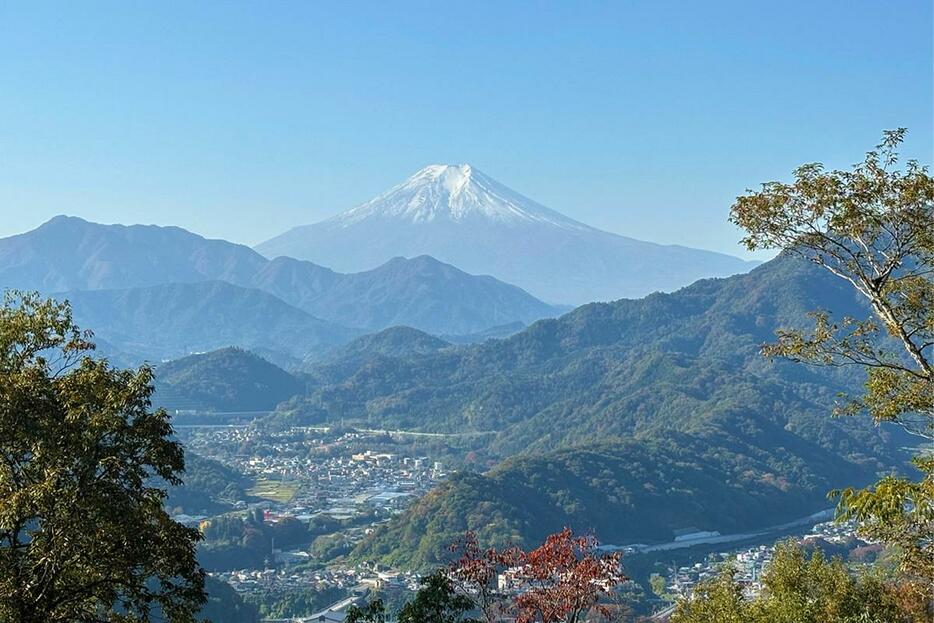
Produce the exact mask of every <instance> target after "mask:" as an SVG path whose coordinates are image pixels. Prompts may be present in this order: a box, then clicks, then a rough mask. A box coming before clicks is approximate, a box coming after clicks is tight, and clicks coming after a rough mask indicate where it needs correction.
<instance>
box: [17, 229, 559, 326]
mask: <svg viewBox="0 0 934 623" xmlns="http://www.w3.org/2000/svg"><path fill="white" fill-rule="evenodd" d="M206 281H224V282H227V283H230V284H232V285H235V286H238V287H242V288H250V289H255V290H257V291H261V292H263V293H266V294H271V295H273V296H276V297H278V298H280V299H281V300H282V301H283V302H285V303H287V304H289V305H292V306H293V307H297V308H299V309H301V310H302V311H304V312H306V313H308V314H310V315H311V316H314V317H316V318H319V319H321V320H324V321H328V322H331V323H335V324H340V325H345V326H350V327H352V328H359V329H364V330H381V329H384V328H386V327H388V326H393V325H410V326H414V327H415V328H419V329H425V330H428V331H431V332H434V333H451V334H470V333H478V332H482V331H484V330H486V329H488V328H491V327H494V326H499V325H503V324H507V323H511V322H516V321H521V322H523V323H528V322H530V321H532V320H535V319H538V318H541V317H546V316H552V315H556V314H558V313H559V312H560V311H561V310H559V309H557V308H554V307H552V306H549V305H547V304H545V303H543V302H541V301H539V300H537V299H535V298H534V297H532V296H531V295H529V294H528V293H527V292H525V291H523V290H521V289H520V288H517V287H516V286H513V285H510V284H507V283H504V282H501V281H498V280H495V279H493V278H492V277H487V276H482V275H471V274H468V273H466V272H464V271H461V270H459V269H457V268H455V267H453V266H450V265H447V264H444V263H442V262H439V261H437V260H434V259H433V258H423V257H419V258H414V259H412V260H404V259H399V260H391V261H389V262H387V263H385V264H384V265H382V266H379V267H376V268H374V269H372V270H370V271H366V272H364V273H351V274H343V273H337V272H335V271H333V270H330V269H328V268H325V267H323V266H318V265H316V264H313V263H311V262H307V261H302V260H295V259H291V258H285V257H281V258H277V259H275V260H267V259H266V258H264V257H262V256H261V255H259V254H258V253H256V252H255V251H253V250H252V249H250V248H248V247H245V246H243V245H238V244H235V243H230V242H227V241H225V240H218V239H213V240H212V239H206V238H204V237H202V236H199V235H197V234H194V233H192V232H188V231H186V230H184V229H182V228H179V227H161V226H156V225H101V224H97V223H91V222H88V221H85V220H84V219H80V218H78V217H65V216H59V217H55V218H53V219H51V220H50V221H48V222H46V223H44V224H43V225H41V226H39V227H38V228H36V229H34V230H32V231H30V232H26V233H25V234H19V235H17V236H12V237H9V238H4V239H0V285H2V286H3V287H7V288H15V289H25V290H32V289H38V290H41V291H43V292H46V293H48V292H59V293H60V292H65V291H89V290H115V289H130V288H137V287H142V288H146V287H153V286H159V285H165V284H168V283H195V282H206Z"/></svg>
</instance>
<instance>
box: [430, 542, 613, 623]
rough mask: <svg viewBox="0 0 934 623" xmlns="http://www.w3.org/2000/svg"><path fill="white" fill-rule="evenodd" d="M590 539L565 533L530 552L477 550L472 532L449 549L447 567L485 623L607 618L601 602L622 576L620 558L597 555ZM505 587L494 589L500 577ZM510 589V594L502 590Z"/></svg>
mask: <svg viewBox="0 0 934 623" xmlns="http://www.w3.org/2000/svg"><path fill="white" fill-rule="evenodd" d="M597 545H598V543H597V540H596V539H595V538H594V537H592V536H575V535H574V533H573V532H572V531H571V530H570V529H569V528H565V529H564V530H562V531H561V532H558V533H556V534H552V535H551V536H549V537H548V538H547V539H546V540H545V542H544V543H543V544H542V545H540V546H539V547H537V548H536V549H533V550H531V551H528V552H526V551H523V550H522V549H520V548H518V547H510V548H506V549H503V550H497V549H495V548H489V549H482V548H480V546H479V545H478V543H477V539H476V536H475V535H474V534H473V533H467V534H466V535H465V537H464V538H463V539H461V540H459V541H458V542H456V543H454V544H453V545H452V546H451V550H452V551H453V552H454V553H455V554H456V555H457V556H458V558H457V559H456V560H455V561H454V562H452V563H451V565H450V566H449V568H448V573H449V576H450V577H451V578H452V580H453V581H454V582H455V583H456V585H457V587H458V589H459V590H461V591H462V592H464V593H466V594H469V595H471V597H472V598H473V599H474V601H475V604H476V607H477V609H478V610H480V612H481V613H482V615H483V620H484V621H486V622H487V623H493V621H497V620H500V619H501V618H502V617H508V618H509V619H510V620H515V621H516V622H517V623H577V622H578V621H581V620H582V618H583V617H584V616H585V615H587V614H588V613H591V614H599V615H605V616H608V615H609V610H608V609H607V607H606V606H605V605H604V604H603V603H601V601H600V600H601V598H603V597H606V596H608V595H610V594H611V592H612V590H613V589H614V587H616V586H617V585H619V584H620V583H622V582H624V581H625V580H626V579H627V578H626V576H625V575H623V573H622V568H621V566H620V555H619V554H615V553H614V554H601V553H599V552H598V551H597ZM501 575H502V576H503V577H504V578H505V584H507V585H508V586H504V587H500V586H499V582H498V580H499V577H500V576H501ZM506 589H509V590H506Z"/></svg>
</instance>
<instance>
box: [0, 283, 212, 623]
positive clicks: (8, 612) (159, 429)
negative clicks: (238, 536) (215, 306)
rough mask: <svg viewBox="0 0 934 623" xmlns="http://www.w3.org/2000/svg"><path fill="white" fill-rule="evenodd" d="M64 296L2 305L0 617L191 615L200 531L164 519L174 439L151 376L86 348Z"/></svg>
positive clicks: (198, 579) (177, 464)
mask: <svg viewBox="0 0 934 623" xmlns="http://www.w3.org/2000/svg"><path fill="white" fill-rule="evenodd" d="M90 337H91V336H90V334H89V333H86V332H81V331H80V330H79V329H78V328H77V327H76V326H75V325H74V323H73V322H72V316H71V310H70V308H69V306H68V305H67V304H59V303H55V302H53V301H51V300H43V299H41V298H39V296H38V295H35V294H10V295H8V296H7V297H6V299H5V302H4V304H3V306H2V307H0V621H10V622H14V623H27V622H36V623H39V622H42V623H48V622H56V621H62V622H65V621H68V622H72V621H79V622H97V621H101V622H105V621H106V622H111V621H113V622H116V621H120V622H143V621H149V620H151V619H152V618H154V617H156V616H157V614H158V616H160V617H163V618H165V619H167V620H169V621H173V622H183V621H192V620H194V614H195V613H196V612H197V611H198V609H199V608H200V607H201V604H202V603H203V602H204V600H205V595H204V574H203V572H202V571H201V570H200V569H199V568H198V566H197V563H196V562H195V543H196V541H197V540H198V533H197V531H195V530H191V529H188V528H185V527H183V526H181V525H180V524H178V523H175V522H174V521H172V519H171V518H170V517H169V516H168V514H167V513H166V512H165V510H164V508H163V500H164V498H165V495H166V493H165V491H164V490H163V489H161V488H159V487H158V486H156V484H155V483H158V482H160V481H161V482H165V483H168V484H170V485H177V484H180V482H181V480H180V478H179V474H180V473H181V472H182V471H183V469H184V460H183V453H182V448H181V446H180V445H179V444H178V443H176V442H174V441H172V440H171V439H170V435H171V433H172V429H171V426H170V424H169V418H168V416H167V415H166V413H165V412H164V411H161V410H159V411H155V412H153V411H151V410H150V408H149V397H150V395H151V393H152V371H151V370H150V369H149V368H147V367H142V368H140V369H138V370H118V369H114V368H112V367H110V365H109V364H108V363H107V362H106V361H104V360H98V359H93V358H91V357H90V356H88V355H89V353H90V351H91V349H93V344H92V343H91V342H90Z"/></svg>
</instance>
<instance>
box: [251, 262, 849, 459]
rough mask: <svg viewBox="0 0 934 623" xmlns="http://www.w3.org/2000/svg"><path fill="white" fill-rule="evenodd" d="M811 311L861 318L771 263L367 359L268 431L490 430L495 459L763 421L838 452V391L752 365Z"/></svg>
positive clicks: (806, 275)
mask: <svg viewBox="0 0 934 623" xmlns="http://www.w3.org/2000/svg"><path fill="white" fill-rule="evenodd" d="M817 307H822V308H826V309H829V310H830V311H833V312H835V313H836V314H839V315H843V314H846V313H851V314H855V313H861V312H862V311H863V310H862V309H861V308H860V307H859V303H858V301H857V299H856V298H855V295H854V294H852V293H851V291H850V290H848V289H847V284H845V283H844V282H842V281H840V280H837V279H836V278H834V277H833V276H831V275H827V274H825V273H823V272H820V271H819V270H818V269H817V268H816V267H812V266H810V265H807V264H805V263H803V262H801V261H798V260H795V259H792V258H779V259H777V260H773V261H772V262H769V263H767V264H765V265H763V266H761V267H759V268H757V269H756V270H754V271H752V272H751V273H749V274H745V275H739V276H735V277H730V278H726V279H711V280H704V281H700V282H697V283H696V284H694V285H692V286H689V287H687V288H684V289H682V290H679V291H678V292H675V293H673V294H654V295H651V296H649V297H646V298H644V299H639V300H621V301H617V302H614V303H599V304H591V305H585V306H583V307H580V308H578V309H576V310H574V311H573V312H570V313H568V314H566V315H564V316H562V317H561V318H559V319H554V320H543V321H539V322H536V323H535V324H533V325H532V326H531V327H529V328H527V329H526V330H525V331H522V332H520V333H518V334H516V335H514V336H512V337H510V338H507V339H503V340H489V341H487V342H485V343H483V344H480V345H476V346H472V347H466V348H460V349H447V350H440V351H438V352H429V353H424V354H409V355H404V356H401V357H379V358H370V359H367V360H366V363H365V365H360V366H358V367H355V368H349V369H346V370H344V371H343V376H341V377H340V378H331V381H332V382H331V383H330V384H328V385H326V386H324V387H321V388H318V389H316V390H315V391H314V392H313V393H311V394H310V395H309V396H306V397H304V398H301V399H296V400H293V401H291V402H289V403H287V404H286V405H283V407H282V408H281V409H280V412H279V413H277V414H274V416H272V417H271V418H270V419H269V420H267V423H268V424H269V425H272V426H286V425H289V424H299V423H303V424H304V423H315V422H323V421H327V420H329V419H337V418H340V419H344V420H345V421H352V420H354V419H358V420H360V421H365V422H367V423H370V424H379V425H380V426H385V427H391V428H404V429H413V430H434V431H450V432H459V431H496V432H497V433H498V434H497V438H496V441H495V445H494V448H495V449H496V450H497V451H498V453H499V454H500V455H502V456H508V455H511V454H514V453H516V452H519V451H522V450H524V449H535V450H547V449H550V448H555V447H558V446H560V445H564V444H568V443H573V442H579V441H583V440H587V439H592V438H599V437H600V436H602V435H608V434H616V435H622V436H625V435H631V434H633V433H636V432H646V431H648V430H652V429H657V428H666V427H673V428H676V429H680V430H695V429H697V428H703V427H707V426H717V427H718V428H724V427H729V426H747V427H748V426H752V425H755V426H757V427H759V428H761V427H762V426H764V425H765V424H767V423H768V424H770V425H772V426H777V427H778V428H779V429H780V430H783V431H786V432H792V433H794V432H795V431H796V430H797V429H799V428H810V429H813V430H811V431H810V433H809V438H810V439H811V440H813V441H816V440H817V439H818V438H821V439H822V440H823V441H824V442H830V441H834V442H837V441H841V440H842V439H843V438H848V437H849V435H850V434H851V429H852V427H851V426H846V425H845V423H843V422H840V421H829V420H828V419H827V418H826V417H825V414H826V410H827V406H828V404H829V403H830V402H831V401H832V400H833V398H834V396H835V395H836V392H837V391H838V390H839V389H840V383H839V382H838V381H842V379H834V378H833V377H831V376H829V375H828V374H826V373H824V372H822V371H815V370H812V369H806V368H804V367H802V366H796V365H794V364H789V363H784V362H769V361H767V360H765V359H764V358H762V357H761V356H760V355H759V348H760V346H761V344H763V343H764V342H767V341H769V340H771V339H773V337H774V331H775V329H776V328H778V327H780V326H783V325H790V324H794V323H797V324H800V323H801V322H805V321H806V320H803V317H804V314H805V313H806V312H807V311H809V310H811V309H814V308H817ZM825 430H826V432H821V431H825ZM831 430H832V431H833V433H831V432H830V431H831ZM848 446H849V447H850V448H857V447H860V443H859V442H856V441H853V440H851V441H850V442H848Z"/></svg>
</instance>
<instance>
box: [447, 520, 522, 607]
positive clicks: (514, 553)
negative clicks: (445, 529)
mask: <svg viewBox="0 0 934 623" xmlns="http://www.w3.org/2000/svg"><path fill="white" fill-rule="evenodd" d="M450 549H451V551H452V552H453V553H454V554H455V555H456V556H457V559H456V560H454V561H453V562H451V564H450V565H449V566H448V576H449V577H450V578H451V580H452V582H454V584H455V586H456V587H457V588H458V590H460V591H462V592H464V593H466V594H468V595H470V597H471V599H473V600H474V603H475V604H476V606H477V609H478V610H480V612H481V614H482V615H483V619H484V621H486V622H487V623H495V621H497V620H499V617H500V615H502V614H504V613H505V612H506V610H507V609H508V604H507V602H506V599H505V597H504V595H503V593H502V591H500V590H499V587H498V586H497V579H498V576H499V574H500V572H503V571H506V570H508V569H509V568H511V567H515V566H517V565H520V564H522V561H523V560H524V557H525V552H523V551H522V550H521V549H519V548H518V547H509V548H506V549H503V550H497V549H496V548H493V547H491V548H489V549H483V548H481V547H480V544H479V543H478V542H477V535H476V534H475V533H473V532H467V533H466V534H465V535H464V537H463V538H461V539H458V540H457V541H455V542H454V543H452V544H451V547H450Z"/></svg>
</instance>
